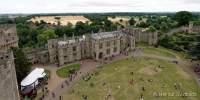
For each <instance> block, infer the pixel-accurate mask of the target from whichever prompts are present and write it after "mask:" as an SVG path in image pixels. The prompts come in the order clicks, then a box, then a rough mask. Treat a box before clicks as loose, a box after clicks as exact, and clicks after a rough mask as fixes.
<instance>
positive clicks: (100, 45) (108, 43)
mask: <svg viewBox="0 0 200 100" xmlns="http://www.w3.org/2000/svg"><path fill="white" fill-rule="evenodd" d="M110 45H111V41H107V42H106V46H107V47H110ZM113 45H114V46H116V45H117V40H114V41H113ZM102 48H103V43H100V44H99V49H102Z"/></svg>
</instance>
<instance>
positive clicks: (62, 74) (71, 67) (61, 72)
mask: <svg viewBox="0 0 200 100" xmlns="http://www.w3.org/2000/svg"><path fill="white" fill-rule="evenodd" d="M79 69H80V64H72V65H69V66H64V67H61V68H60V69H58V70H57V71H56V73H57V75H58V76H59V77H62V78H66V77H67V76H68V75H69V74H70V71H72V70H74V71H77V70H79Z"/></svg>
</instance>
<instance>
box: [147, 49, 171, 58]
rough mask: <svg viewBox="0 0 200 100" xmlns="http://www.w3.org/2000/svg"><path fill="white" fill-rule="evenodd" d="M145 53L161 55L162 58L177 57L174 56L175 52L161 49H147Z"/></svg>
mask: <svg viewBox="0 0 200 100" xmlns="http://www.w3.org/2000/svg"><path fill="white" fill-rule="evenodd" d="M144 52H145V53H149V54H154V55H161V56H166V57H173V58H175V55H174V54H173V52H171V51H169V50H166V49H165V48H161V47H160V48H153V47H145V49H144Z"/></svg>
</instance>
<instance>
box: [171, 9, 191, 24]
mask: <svg viewBox="0 0 200 100" xmlns="http://www.w3.org/2000/svg"><path fill="white" fill-rule="evenodd" d="M192 17H193V15H192V13H190V12H188V11H180V12H177V13H176V15H175V16H174V18H175V20H176V21H177V22H178V25H179V26H182V25H188V24H189V21H191V20H192Z"/></svg>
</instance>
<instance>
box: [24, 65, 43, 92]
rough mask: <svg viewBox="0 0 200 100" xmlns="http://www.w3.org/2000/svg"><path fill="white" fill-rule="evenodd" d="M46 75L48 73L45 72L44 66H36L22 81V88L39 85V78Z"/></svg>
mask: <svg viewBox="0 0 200 100" xmlns="http://www.w3.org/2000/svg"><path fill="white" fill-rule="evenodd" d="M45 76H46V73H45V72H44V69H43V68H35V69H34V70H33V71H32V72H31V73H30V74H28V76H26V77H25V78H24V79H23V80H22V81H21V87H22V88H21V89H23V87H26V86H33V87H35V86H37V85H38V79H39V78H44V77H45Z"/></svg>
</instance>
